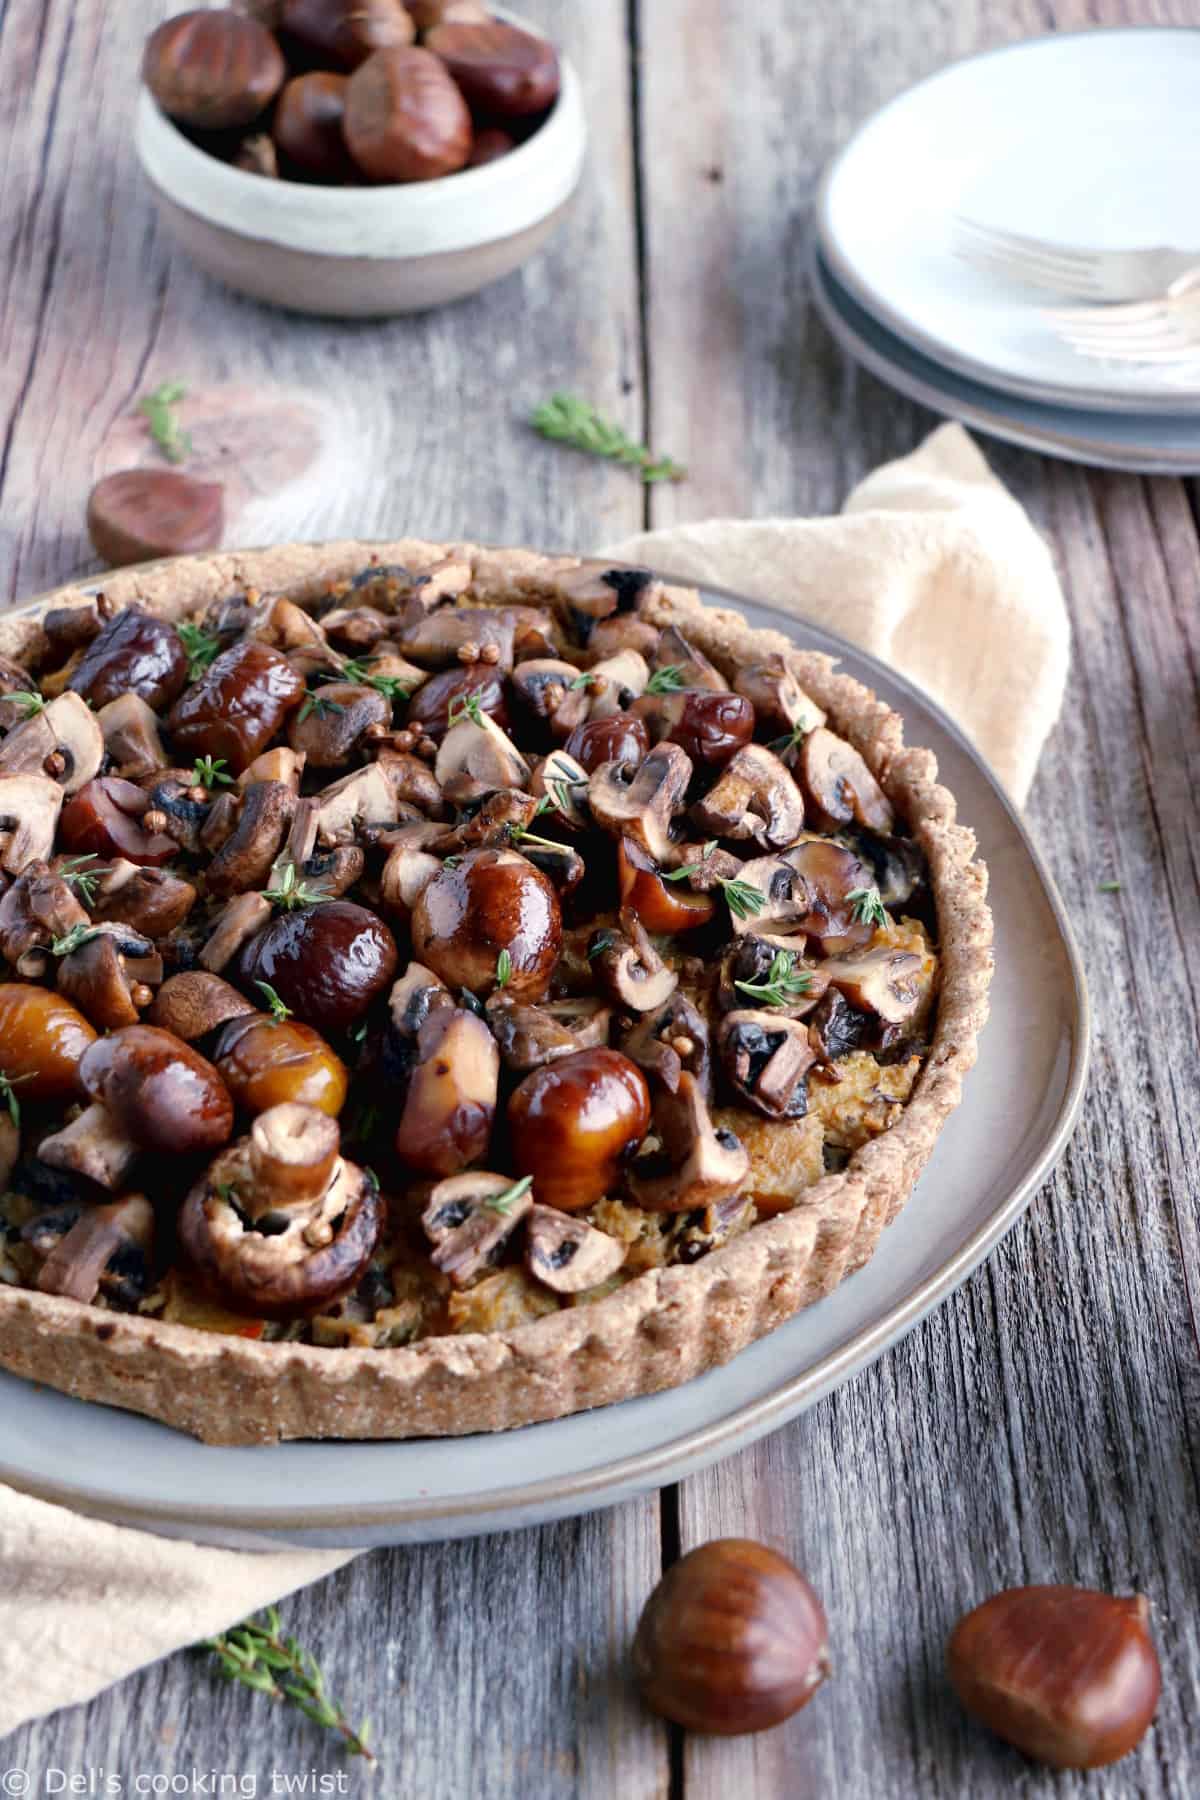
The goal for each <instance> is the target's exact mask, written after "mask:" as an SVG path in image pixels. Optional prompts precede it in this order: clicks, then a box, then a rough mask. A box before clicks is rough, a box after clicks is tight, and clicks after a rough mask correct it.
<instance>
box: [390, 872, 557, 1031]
mask: <svg viewBox="0 0 1200 1800" xmlns="http://www.w3.org/2000/svg"><path fill="white" fill-rule="evenodd" d="M412 938H413V954H414V956H415V957H416V959H417V961H418V962H421V963H424V964H425V965H426V966H427V967H428V968H430V969H432V970H433V972H434V974H435V975H439V976H440V977H441V979H442V980H443V981H445V982H446V983H447V985H449V986H452V987H466V988H470V990H471V991H472V993H475V994H478V995H480V996H486V995H488V994H490V993H492V992H493V990H494V989H495V988H497V987H501V988H503V989H505V991H506V992H507V993H508V994H509V995H510V996H511V998H512V999H514V1000H537V999H539V998H540V997H541V995H542V994H544V993H545V992H546V989H547V988H548V987H549V985H550V977H551V975H552V974H553V972H554V965H555V963H556V962H557V960H558V953H559V950H560V948H561V946H562V914H561V912H560V911H559V905H558V897H557V895H556V894H555V891H554V887H553V884H552V883H551V882H550V881H549V880H548V879H547V877H546V876H545V875H543V874H542V872H541V870H540V869H535V868H534V866H533V864H532V863H531V862H530V861H529V860H528V859H527V858H526V857H524V856H520V855H518V853H517V852H516V851H515V850H474V851H472V852H471V853H470V855H468V856H464V857H463V859H462V861H461V862H460V863H458V864H456V865H455V866H454V867H453V868H445V867H443V869H442V871H441V873H440V874H438V875H436V876H435V877H434V879H433V880H432V881H431V882H430V883H429V884H428V886H427V887H426V888H424V890H423V891H422V892H421V894H420V895H419V896H418V898H417V902H416V905H415V906H414V907H413V916H412Z"/></svg>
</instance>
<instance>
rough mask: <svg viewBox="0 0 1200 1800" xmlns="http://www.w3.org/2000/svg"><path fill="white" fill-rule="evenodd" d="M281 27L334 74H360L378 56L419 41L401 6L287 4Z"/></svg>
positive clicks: (324, 0)
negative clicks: (340, 71)
mask: <svg viewBox="0 0 1200 1800" xmlns="http://www.w3.org/2000/svg"><path fill="white" fill-rule="evenodd" d="M279 23H280V27H281V29H282V30H283V31H285V32H286V33H287V35H288V36H289V37H290V38H294V39H295V41H296V43H297V44H299V45H300V46H302V47H303V49H304V50H305V51H307V52H310V53H311V54H312V55H313V56H315V57H316V58H317V60H319V62H320V63H321V65H322V67H324V68H330V69H345V70H350V69H357V67H358V65H359V63H362V62H365V61H366V60H367V58H368V56H370V55H372V54H373V53H374V52H375V51H376V50H397V49H403V48H404V46H405V45H407V44H411V43H412V41H413V39H414V37H415V36H416V35H417V28H416V26H415V25H414V24H413V21H412V17H411V15H410V14H409V12H408V10H407V8H406V7H404V6H403V5H402V4H401V0H283V8H282V12H281V15H280V21H279Z"/></svg>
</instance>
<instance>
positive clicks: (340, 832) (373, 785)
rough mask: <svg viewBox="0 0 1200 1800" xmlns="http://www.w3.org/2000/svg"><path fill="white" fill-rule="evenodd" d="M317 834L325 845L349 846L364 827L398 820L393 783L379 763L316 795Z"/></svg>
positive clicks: (369, 765) (358, 771) (323, 789)
mask: <svg viewBox="0 0 1200 1800" xmlns="http://www.w3.org/2000/svg"><path fill="white" fill-rule="evenodd" d="M316 798H317V799H318V800H319V801H320V808H319V810H318V812H317V835H318V838H319V839H320V841H321V843H322V844H326V845H328V844H349V843H353V841H354V838H355V836H356V835H357V833H358V832H359V830H360V829H361V828H362V827H363V826H364V825H382V824H386V823H389V822H392V821H394V820H395V818H396V801H395V798H394V796H393V794H392V787H391V783H390V782H389V781H388V778H387V776H386V775H385V774H384V772H383V770H382V769H381V768H380V767H379V764H378V763H367V764H366V766H365V767H364V768H361V769H355V770H353V771H352V772H351V773H350V774H349V775H343V776H342V778H341V780H340V781H334V782H331V783H330V785H329V786H328V787H326V788H322V789H321V792H320V794H318V795H317V796H316Z"/></svg>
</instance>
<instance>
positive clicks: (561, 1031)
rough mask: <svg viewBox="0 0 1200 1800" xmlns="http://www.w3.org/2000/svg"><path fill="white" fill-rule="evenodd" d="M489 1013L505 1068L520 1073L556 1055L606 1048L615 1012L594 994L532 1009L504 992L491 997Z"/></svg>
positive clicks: (545, 1002) (547, 1002)
mask: <svg viewBox="0 0 1200 1800" xmlns="http://www.w3.org/2000/svg"><path fill="white" fill-rule="evenodd" d="M486 1010H487V1021H488V1024H489V1025H490V1026H491V1028H492V1032H493V1035H494V1036H495V1039H496V1042H497V1043H498V1044H499V1046H500V1054H501V1056H502V1057H503V1058H504V1063H505V1067H506V1068H509V1069H513V1070H515V1071H516V1072H517V1073H518V1074H520V1075H526V1074H528V1072H529V1070H530V1069H540V1068H541V1067H542V1065H543V1064H544V1063H548V1062H553V1061H554V1060H555V1058H556V1057H559V1056H571V1055H573V1054H574V1052H575V1051H576V1050H592V1049H595V1048H596V1047H597V1046H598V1045H600V1044H607V1042H608V1028H609V1023H610V1021H611V1019H612V1011H611V1008H609V1007H607V1006H605V1004H604V1002H603V1001H602V1000H600V999H597V998H596V997H595V996H593V995H591V994H585V995H580V996H578V997H576V998H572V999H570V1000H544V1001H543V1002H542V1004H541V1005H540V1006H528V1005H524V1004H522V1002H521V1001H519V1000H510V999H509V998H508V996H507V995H506V994H505V993H504V991H503V989H501V990H500V991H499V992H498V993H495V994H493V995H492V996H491V998H490V1000H489V1001H488V1003H487V1009H486Z"/></svg>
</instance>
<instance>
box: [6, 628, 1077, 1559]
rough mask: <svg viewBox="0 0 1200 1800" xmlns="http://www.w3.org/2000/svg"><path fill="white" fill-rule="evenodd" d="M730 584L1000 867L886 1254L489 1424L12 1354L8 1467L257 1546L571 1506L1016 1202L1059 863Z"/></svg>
mask: <svg viewBox="0 0 1200 1800" xmlns="http://www.w3.org/2000/svg"><path fill="white" fill-rule="evenodd" d="M712 598H714V599H718V600H729V599H731V598H732V596H728V595H717V594H714V595H713V596H712ZM735 603H736V604H737V605H738V606H739V607H741V609H742V610H743V611H744V612H745V614H746V617H747V619H748V620H749V621H750V623H751V624H753V625H774V626H777V627H782V628H783V629H785V630H789V631H792V632H793V633H794V635H797V636H800V637H802V638H803V641H804V642H805V644H806V645H811V646H812V647H814V648H816V649H821V650H828V651H831V652H832V653H833V654H835V655H837V656H839V657H840V658H841V659H842V661H843V662H844V664H845V666H846V668H847V669H848V670H849V672H850V673H851V674H853V675H857V676H859V677H860V678H861V679H862V680H864V681H866V682H868V683H869V684H870V685H871V686H872V687H873V688H875V689H876V691H877V692H878V693H879V694H880V695H881V697H882V698H883V699H884V700H886V701H888V702H889V704H891V705H892V706H894V707H896V708H897V710H898V711H900V712H901V713H902V714H903V715H904V717H905V726H906V735H907V738H908V741H909V742H910V743H913V744H922V745H927V746H928V747H929V748H930V749H932V750H933V751H934V752H935V753H936V755H937V758H938V762H939V764H940V765H941V772H942V778H943V780H944V781H945V782H946V784H947V786H948V787H950V788H951V789H952V791H953V792H954V793H955V794H956V795H957V797H958V803H959V813H960V817H961V818H962V819H963V820H964V821H965V822H966V823H968V824H970V825H971V826H972V827H973V828H974V830H975V831H976V833H977V835H978V838H979V845H980V850H981V853H982V855H983V856H984V858H985V859H986V861H987V863H988V865H989V868H990V871H991V898H992V906H993V909H994V913H995V920H996V976H995V980H994V982H993V985H992V1016H991V1021H990V1023H989V1024H988V1026H987V1029H986V1030H985V1032H984V1034H983V1038H982V1040H981V1049H980V1059H979V1065H978V1067H977V1068H976V1070H975V1071H974V1074H973V1075H972V1076H971V1077H970V1078H969V1079H968V1082H967V1086H966V1095H965V1099H964V1101H963V1104H962V1106H961V1107H960V1108H959V1110H958V1112H957V1113H955V1114H954V1116H953V1118H952V1119H951V1120H950V1123H949V1125H948V1126H947V1128H946V1130H945V1131H944V1132H943V1134H942V1137H941V1138H940V1139H939V1141H938V1144H937V1147H936V1149H935V1151H934V1155H933V1158H932V1160H931V1161H930V1164H929V1167H928V1169H927V1170H926V1172H925V1174H924V1176H923V1177H922V1179H921V1181H920V1183H919V1185H918V1187H917V1190H916V1192H915V1194H914V1195H913V1197H912V1199H911V1200H910V1201H909V1203H908V1205H907V1206H906V1207H905V1209H904V1211H903V1212H902V1213H901V1215H900V1217H899V1219H898V1220H897V1222H896V1223H895V1224H894V1225H892V1226H891V1227H890V1228H889V1230H888V1232H887V1236H886V1238H885V1240H884V1242H883V1244H882V1245H881V1247H880V1249H879V1250H878V1251H877V1252H876V1255H875V1257H874V1258H873V1260H872V1261H871V1262H870V1263H869V1264H868V1265H867V1267H866V1268H865V1269H863V1270H861V1271H860V1272H859V1273H858V1274H857V1275H854V1276H852V1277H851V1278H850V1280H848V1281H846V1282H843V1284H842V1286H841V1287H839V1288H838V1289H837V1290H836V1292H834V1293H833V1294H831V1295H830V1296H829V1297H828V1299H826V1300H822V1301H821V1302H820V1303H819V1304H818V1305H816V1306H813V1307H810V1308H809V1309H808V1310H807V1311H806V1312H802V1313H800V1314H799V1315H798V1317H796V1318H795V1319H793V1320H791V1321H790V1322H789V1323H788V1324H787V1325H784V1326H783V1327H782V1328H781V1329H780V1330H778V1331H776V1332H774V1333H773V1334H772V1335H771V1336H770V1337H767V1338H765V1339H763V1341H762V1342H761V1343H758V1344H755V1345H753V1346H752V1347H751V1348H750V1349H749V1350H746V1351H744V1352H743V1353H742V1355H741V1356H739V1357H737V1358H736V1359H735V1360H734V1361H733V1362H732V1363H729V1364H728V1365H727V1366H726V1367H724V1368H721V1369H714V1370H713V1371H712V1372H711V1373H710V1374H708V1375H705V1376H703V1377H702V1378H701V1379H700V1380H699V1381H694V1382H691V1383H690V1384H689V1385H687V1386H686V1387H682V1388H676V1389H674V1390H673V1391H672V1392H670V1393H666V1394H657V1395H654V1396H652V1397H651V1398H648V1399H643V1400H630V1401H626V1402H625V1403H624V1404H622V1405H620V1406H613V1407H608V1408H605V1409H602V1410H600V1411H597V1412H592V1413H582V1414H579V1415H578V1416H577V1417H575V1418H570V1419H561V1420H555V1421H554V1422H553V1423H550V1424H546V1425H534V1426H530V1427H528V1428H526V1429H525V1430H522V1431H517V1432H509V1433H506V1434H504V1435H502V1436H497V1437H474V1438H447V1439H440V1440H438V1439H433V1440H422V1441H419V1442H410V1443H399V1444H333V1443H312V1444H284V1445H280V1446H278V1447H276V1448H271V1449H218V1448H213V1447H211V1446H207V1445H204V1444H199V1443H196V1442H195V1441H194V1440H192V1439H191V1438H187V1437H183V1436H180V1435H179V1434H178V1433H177V1432H173V1431H171V1430H169V1429H168V1428H167V1427H166V1426H163V1425H158V1424H155V1423H153V1422H152V1421H150V1420H148V1419H141V1418H137V1417H135V1416H134V1415H132V1414H129V1413H119V1412H113V1411H110V1410H108V1409H106V1408H103V1407H98V1406H88V1405H85V1404H83V1403H82V1402H80V1401H75V1400H70V1399H68V1398H66V1397H65V1396H64V1395H62V1394H57V1393H52V1392H50V1391H48V1390H45V1389H42V1388H37V1387H33V1386H31V1385H29V1384H28V1383H26V1382H23V1381H20V1380H18V1379H17V1378H16V1377H14V1376H10V1375H3V1374H0V1420H2V1422H0V1481H6V1482H8V1483H9V1484H10V1485H11V1486H14V1487H17V1488H21V1489H23V1490H25V1491H27V1492H29V1493H33V1494H39V1495H42V1496H43V1497H45V1498H47V1499H52V1500H57V1501H61V1502H63V1503H64V1504H66V1505H69V1506H73V1507H76V1508H77V1509H78V1510H80V1511H85V1512H90V1513H95V1514H98V1515H100V1516H102V1517H104V1518H108V1519H113V1520H116V1521H119V1522H121V1523H126V1524H133V1525H139V1526H142V1527H144V1528H147V1529H151V1530H155V1531H160V1532H164V1533H167V1534H168V1535H174V1536H186V1537H191V1538H197V1539H200V1540H202V1541H205V1542H210V1543H219V1544H228V1545H235V1546H242V1547H245V1548H261V1549H266V1548H273V1547H277V1546H279V1545H280V1544H294V1545H306V1546H309V1547H316V1546H335V1545H376V1544H399V1543H415V1542H422V1541H430V1540H436V1539H440V1538H451V1537H465V1536H469V1535H470V1534H472V1533H474V1532H481V1531H496V1530H506V1529H510V1528H512V1527H514V1526H519V1525H533V1524H537V1523H539V1522H541V1521H543V1520H547V1519H556V1518H564V1517H568V1516H570V1515H571V1514H574V1513H580V1512H587V1511H589V1510H591V1509H593V1508H595V1507H599V1506H608V1505H612V1504H613V1503H614V1502H615V1501H618V1500H622V1499H625V1498H627V1497H628V1496H629V1495H631V1494H636V1493H640V1492H644V1491H645V1490H646V1489H649V1488H655V1487H661V1486H663V1485H664V1484H665V1483H666V1482H670V1481H677V1480H678V1479H679V1478H680V1477H681V1476H683V1475H686V1474H688V1473H690V1472H691V1471H692V1470H694V1469H698V1468H701V1467H703V1466H704V1465H705V1464H707V1463H711V1462H715V1461H716V1460H717V1459H718V1458H719V1457H722V1456H729V1455H730V1454H731V1453H732V1452H733V1451H735V1450H738V1449H740V1448H742V1447H743V1446H744V1445H746V1444H749V1443H752V1442H753V1441H754V1440H755V1439H756V1438H759V1437H762V1436H763V1435H764V1434H765V1433H766V1432H768V1431H773V1430H774V1429H775V1428H776V1427H778V1426H780V1425H782V1424H784V1423H785V1422H786V1421H787V1420H788V1419H791V1418H794V1417H795V1416H796V1414H797V1413H799V1412H802V1411H803V1410H804V1409H805V1407H808V1406H811V1405H812V1404H813V1403H814V1401H816V1400H819V1399H820V1398H821V1397H822V1395H824V1394H827V1393H829V1392H830V1391H831V1390H832V1389H833V1388H835V1387H837V1386H838V1385H839V1383H841V1382H843V1381H846V1380H847V1379H848V1378H849V1377H850V1376H851V1375H853V1374H854V1373H855V1372H856V1371H857V1370H859V1369H861V1368H863V1367H864V1366H865V1365H866V1364H867V1363H869V1362H871V1361H872V1360H873V1359H874V1358H875V1357H877V1356H879V1355H881V1354H882V1352H883V1351H885V1350H886V1349H887V1348H888V1346H889V1345H891V1344H894V1343H895V1342H896V1341H897V1340H898V1339H899V1338H900V1337H902V1336H903V1335H904V1333H905V1332H907V1331H910V1330H911V1329H912V1327H913V1326H914V1325H915V1324H916V1323H917V1321H918V1320H919V1319H920V1318H921V1317H922V1316H923V1315H924V1314H925V1313H927V1312H928V1311H929V1310H930V1308H931V1307H933V1306H936V1305H937V1304H938V1302H939V1301H941V1300H944V1299H945V1298H946V1296H947V1295H948V1294H949V1293H951V1292H952V1291H953V1289H954V1288H955V1287H957V1286H958V1284H959V1283H960V1282H961V1281H963V1280H965V1278H966V1276H967V1275H968V1274H969V1273H970V1272H971V1270H972V1269H973V1268H974V1267H975V1266H976V1264H977V1263H978V1262H980V1261H981V1260H982V1258H983V1257H984V1256H986V1255H987V1253H988V1251H989V1250H990V1249H991V1248H992V1246H993V1245H994V1244H995V1243H996V1242H997V1241H998V1240H999V1239H1000V1238H1001V1237H1002V1236H1003V1235H1004V1233H1005V1232H1006V1231H1007V1230H1008V1229H1009V1227H1010V1226H1011V1225H1012V1224H1013V1223H1014V1221H1015V1220H1016V1219H1018V1218H1019V1217H1020V1215H1021V1213H1022V1212H1023V1211H1024V1209H1025V1207H1026V1206H1027V1205H1028V1204H1029V1201H1030V1200H1031V1198H1032V1197H1033V1195H1034V1193H1035V1192H1036V1191H1037V1189H1038V1187H1039V1186H1040V1184H1041V1183H1042V1182H1043V1181H1044V1180H1045V1178H1046V1175H1047V1173H1048V1172H1049V1170H1050V1168H1051V1166H1052V1165H1053V1163H1054V1161H1055V1159H1056V1158H1057V1157H1058V1156H1059V1154H1060V1153H1061V1151H1062V1149H1063V1147H1064V1145H1065V1144H1066V1141H1067V1138H1068V1136H1069V1134H1070V1131H1071V1128H1072V1126H1073V1124H1074V1122H1075V1118H1076V1115H1077V1113H1078V1110H1079V1105H1080V1100H1081V1098H1082V1094H1083V1088H1084V1082H1085V1078H1086V1073H1087V1060H1088V1017H1087V1013H1088V1008H1087V995H1086V991H1085V988H1084V981H1083V972H1082V969H1081V967H1080V963H1079V957H1078V953H1077V951H1076V948H1075V945H1074V943H1073V942H1072V939H1071V934H1070V929H1069V927H1068V925H1067V922H1066V919H1065V916H1064V914H1063V909H1062V904H1061V902H1060V900H1059V898H1058V895H1057V894H1056V892H1055V890H1054V887H1053V885H1052V883H1051V880H1050V877H1049V875H1048V874H1047V872H1046V870H1045V868H1044V867H1043V865H1042V862H1041V859H1040V858H1039V856H1038V853H1037V851H1036V850H1035V849H1034V847H1033V845H1032V844H1031V843H1030V841H1029V839H1028V837H1027V836H1026V834H1025V830H1024V827H1023V826H1022V824H1021V821H1020V819H1019V818H1018V817H1017V814H1016V813H1015V811H1014V810H1013V808H1012V806H1011V804H1010V803H1009V801H1008V800H1007V799H1006V798H1005V796H1004V794H1003V793H1002V792H1001V790H1000V787H999V785H998V784H997V782H996V779H995V777H994V776H993V775H992V774H991V772H990V771H989V770H988V769H987V767H986V766H985V765H984V763H983V762H982V761H981V760H980V758H979V756H978V755H977V753H976V752H975V751H974V750H973V749H972V748H971V746H970V745H969V744H968V743H967V741H966V739H965V738H964V736H963V735H962V733H961V732H960V731H959V730H958V729H957V728H956V727H955V726H954V725H953V724H952V723H951V722H950V720H949V719H948V718H946V716H945V715H944V714H943V713H942V712H940V711H939V710H938V709H937V707H935V706H934V705H933V704H932V702H931V701H929V700H928V699H926V698H925V697H924V696H923V695H922V694H920V693H919V692H918V691H917V690H916V689H915V688H913V687H911V686H910V685H909V684H908V683H907V682H906V681H904V680H903V679H902V678H901V677H899V676H897V675H895V674H893V673H891V672H890V671H889V670H887V669H886V668H885V667H884V666H883V665H882V664H880V663H877V662H875V661H874V660H873V659H872V658H871V657H868V656H865V655H863V654H862V653H861V652H860V651H857V650H853V649H851V648H850V646H849V645H846V644H844V643H842V642H841V640H840V639H837V638H834V637H831V636H830V635H829V634H828V633H826V632H822V631H818V630H816V629H810V628H804V629H803V630H797V628H796V626H795V622H794V621H792V620H788V619H784V618H782V617H781V616H780V615H778V614H775V613H772V612H770V611H769V610H768V609H767V608H766V607H763V606H758V605H755V604H753V603H750V602H743V601H740V600H738V601H736V602H735Z"/></svg>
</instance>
